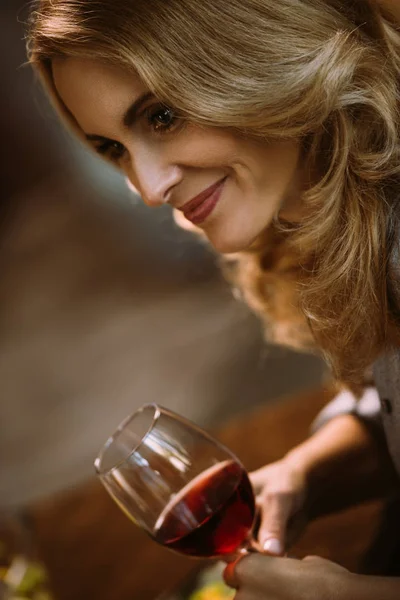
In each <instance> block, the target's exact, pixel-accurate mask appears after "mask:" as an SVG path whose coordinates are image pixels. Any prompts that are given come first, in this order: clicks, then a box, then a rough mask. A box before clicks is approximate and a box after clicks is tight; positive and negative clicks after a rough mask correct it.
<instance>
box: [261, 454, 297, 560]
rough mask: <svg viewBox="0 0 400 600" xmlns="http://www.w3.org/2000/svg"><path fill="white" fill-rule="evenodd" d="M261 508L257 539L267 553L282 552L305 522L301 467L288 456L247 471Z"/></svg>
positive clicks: (279, 553) (293, 539)
mask: <svg viewBox="0 0 400 600" xmlns="http://www.w3.org/2000/svg"><path fill="white" fill-rule="evenodd" d="M250 480H251V483H252V485H253V488H254V491H255V494H256V503H257V506H258V508H259V510H260V519H261V521H260V527H259V530H258V541H259V542H260V544H261V546H262V547H263V549H264V550H265V552H268V553H270V554H276V555H282V554H283V553H284V552H285V550H286V549H287V548H288V547H289V546H290V545H291V544H292V543H293V542H294V541H295V539H296V538H297V537H298V536H299V534H300V533H301V532H302V531H303V529H304V527H305V526H306V524H307V517H306V514H305V510H304V505H305V500H306V496H307V486H306V476H305V473H304V472H303V470H302V469H301V468H300V467H299V466H298V465H295V464H294V463H292V462H291V461H289V460H287V459H282V460H280V461H278V462H275V463H272V464H270V465H267V466H265V467H262V468H261V469H258V471H254V472H253V473H251V474H250Z"/></svg>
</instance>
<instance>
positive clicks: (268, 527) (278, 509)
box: [258, 497, 290, 556]
mask: <svg viewBox="0 0 400 600" xmlns="http://www.w3.org/2000/svg"><path fill="white" fill-rule="evenodd" d="M289 514H290V503H289V502H287V501H285V500H284V499H282V498H278V497H273V498H270V499H268V501H266V500H265V499H264V500H263V502H262V504H261V523H260V528H259V531H258V539H259V541H260V544H261V546H262V548H263V549H264V551H265V552H268V553H269V554H275V555H277V556H279V555H282V554H283V553H284V551H285V545H286V539H285V538H286V528H287V522H288V519H289Z"/></svg>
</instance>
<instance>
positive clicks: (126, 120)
mask: <svg viewBox="0 0 400 600" xmlns="http://www.w3.org/2000/svg"><path fill="white" fill-rule="evenodd" d="M152 97H154V94H153V93H152V92H146V93H145V94H142V95H141V96H139V98H137V99H136V100H135V101H134V102H133V103H132V104H131V105H130V107H129V108H128V109H127V111H126V112H125V114H124V116H123V117H122V120H121V123H122V126H123V127H124V128H125V129H128V127H132V125H133V124H134V123H135V121H136V120H137V118H138V113H139V110H140V109H141V108H142V106H143V104H144V103H145V102H147V100H149V98H152ZM85 137H86V139H87V140H88V141H89V142H93V141H103V140H108V139H109V138H106V137H104V136H103V135H97V134H95V133H87V134H85Z"/></svg>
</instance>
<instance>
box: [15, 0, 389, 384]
mask: <svg viewBox="0 0 400 600" xmlns="http://www.w3.org/2000/svg"><path fill="white" fill-rule="evenodd" d="M27 25H28V29H27V51H28V60H29V62H30V63H31V64H32V65H33V67H34V69H35V71H36V72H37V73H38V74H39V77H40V79H41V81H42V83H43V85H44V87H45V89H46V90H47V92H48V94H49V96H50V97H51V99H52V101H53V103H54V105H55V106H56V108H57V110H58V112H59V113H60V115H61V116H62V117H63V119H64V120H65V122H67V123H69V124H70V125H71V126H72V127H74V123H73V122H72V119H71V115H70V114H69V113H68V111H67V109H66V107H65V106H63V104H62V102H61V100H60V98H59V97H58V95H57V91H56V89H55V86H54V83H53V79H52V69H51V62H52V60H53V58H55V57H60V56H64V57H72V56H73V57H81V58H87V57H89V58H92V59H99V60H102V61H106V62H108V63H111V64H116V65H118V66H120V67H123V68H126V69H130V70H133V71H134V72H136V73H137V74H138V75H139V76H140V77H141V79H142V80H143V82H144V83H145V84H146V85H147V86H148V88H149V89H150V91H152V92H153V93H154V95H155V96H156V97H157V98H158V99H159V100H160V101H161V102H163V103H165V104H166V105H168V106H172V107H173V108H174V109H175V110H177V111H178V112H179V113H180V114H181V115H182V116H183V117H184V118H187V119H189V120H191V121H193V122H196V123H200V124H206V125H209V126H214V127H225V128H234V129H235V130H238V131H240V132H241V133H243V134H245V135H249V136H255V137H257V138H262V139H265V140H267V141H268V140H272V139H297V140H300V141H301V143H302V150H303V152H302V159H303V167H304V169H305V172H308V173H313V174H315V176H314V179H313V180H312V182H310V185H309V187H308V189H306V191H305V192H304V193H303V194H302V205H303V207H304V217H303V218H302V219H301V222H299V223H292V224H291V223H284V222H280V221H279V219H276V220H275V221H274V222H273V223H272V224H271V225H270V226H269V227H268V228H266V230H265V231H264V232H263V233H262V235H261V236H260V237H259V239H258V240H257V241H256V242H255V243H254V244H253V245H252V246H251V247H250V248H249V249H248V251H246V252H243V253H240V254H239V255H237V256H235V257H227V258H226V261H225V262H226V264H225V268H224V270H225V272H226V275H227V277H228V278H229V279H230V280H231V281H232V282H233V283H234V285H236V286H238V287H239V288H240V289H241V290H242V293H243V295H244V298H245V300H246V301H247V303H248V304H249V305H250V307H252V308H253V310H255V311H256V313H257V314H259V315H260V316H261V318H262V320H263V321H264V323H265V331H266V335H267V336H268V337H269V338H270V339H272V340H273V341H276V342H279V343H285V344H289V345H293V346H295V347H302V348H308V349H310V348H316V349H318V350H319V351H321V352H322V353H323V355H324V356H325V357H326V359H327V360H328V362H329V363H330V365H331V366H332V369H333V373H334V374H335V376H336V377H337V378H338V379H340V380H342V381H344V382H346V383H348V384H350V385H352V386H357V385H359V384H360V383H361V382H362V378H363V372H364V369H365V368H366V367H368V366H369V365H370V364H371V363H372V362H373V361H374V359H375V358H376V357H377V356H378V355H379V353H381V352H382V351H383V350H384V349H385V348H386V347H387V346H388V345H390V344H397V343H398V341H399V328H400V313H399V307H400V303H399V300H398V297H397V293H396V278H397V277H396V260H397V240H398V236H399V227H398V222H399V217H398V215H399V214H400V208H399V209H397V197H398V195H399V194H400V148H399V91H400V90H399V72H400V35H399V33H398V32H397V30H396V26H395V23H394V22H393V20H392V19H391V16H390V15H389V14H385V13H384V11H383V9H381V8H380V7H379V6H378V5H377V4H376V2H373V1H372V0H357V1H356V2H349V1H348V0H279V1H277V0H246V2H243V0H229V1H226V2H222V1H221V0H201V1H200V2H199V1H198V0H37V1H36V2H34V3H33V6H32V11H31V13H30V18H29V21H28V24H27Z"/></svg>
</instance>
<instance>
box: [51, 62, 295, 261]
mask: <svg viewBox="0 0 400 600" xmlns="http://www.w3.org/2000/svg"><path fill="white" fill-rule="evenodd" d="M53 76H54V82H55V85H56V88H57V91H58V93H59V95H60V97H61V99H62V101H63V102H64V104H65V105H66V107H67V108H68V110H69V111H70V112H71V114H72V115H73V117H74V118H75V120H76V121H77V124H78V126H79V127H80V128H81V129H82V131H83V132H84V134H85V136H88V142H89V143H90V144H91V145H92V146H93V148H94V149H95V150H96V151H97V152H103V153H104V152H105V154H106V156H107V157H108V158H109V159H110V160H112V161H113V162H114V163H115V164H116V166H117V167H118V168H120V169H121V170H122V172H123V173H125V175H126V177H127V178H128V180H129V182H130V183H131V184H132V185H133V186H134V187H135V188H136V189H137V190H138V192H139V194H140V195H141V197H142V199H143V201H144V202H145V203H146V204H147V205H148V206H151V207H157V206H162V205H164V204H169V205H170V206H171V207H172V208H173V209H175V211H174V212H175V213H176V214H177V215H179V218H178V219H177V220H178V222H179V223H180V224H187V225H191V226H197V227H199V228H201V229H202V231H203V232H204V234H205V235H206V237H207V238H208V239H209V241H210V243H211V244H212V245H213V246H214V248H215V249H216V250H217V251H219V252H222V253H231V252H239V251H241V250H245V249H246V248H248V247H249V246H250V245H251V243H252V242H253V241H254V240H255V239H256V238H257V237H258V235H259V234H260V233H261V232H262V231H263V230H264V229H265V227H267V226H268V225H269V224H270V223H271V221H272V219H273V217H274V215H275V214H276V213H278V212H279V213H280V214H281V216H282V217H283V218H285V219H289V220H292V219H293V218H296V214H297V212H298V206H299V200H300V191H301V188H302V178H301V171H300V164H299V163H300V144H299V143H298V142H292V141H290V142H288V141H279V142H272V143H266V142H260V141H256V140H254V139H250V138H246V137H243V136H241V135H239V134H238V133H236V132H233V131H231V130H229V129H223V128H217V127H208V126H200V125H196V124H193V123H188V122H186V123H184V122H183V121H182V120H181V119H180V118H179V115H175V114H174V112H173V109H169V108H167V107H165V106H162V105H160V103H159V102H158V101H157V100H156V98H155V97H154V96H152V95H151V94H149V90H148V89H147V88H146V86H145V85H144V84H143V83H142V81H141V80H140V79H139V77H138V76H136V75H135V74H132V73H130V72H128V71H125V70H123V69H120V68H118V67H115V66H111V65H107V64H104V63H102V62H100V61H96V60H90V59H78V58H67V59H55V60H54V61H53ZM199 195H201V196H199ZM197 196H199V197H198V198H196V197H197ZM192 200H193V201H192ZM191 201H192V202H191ZM189 202H190V206H188V203H189Z"/></svg>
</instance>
